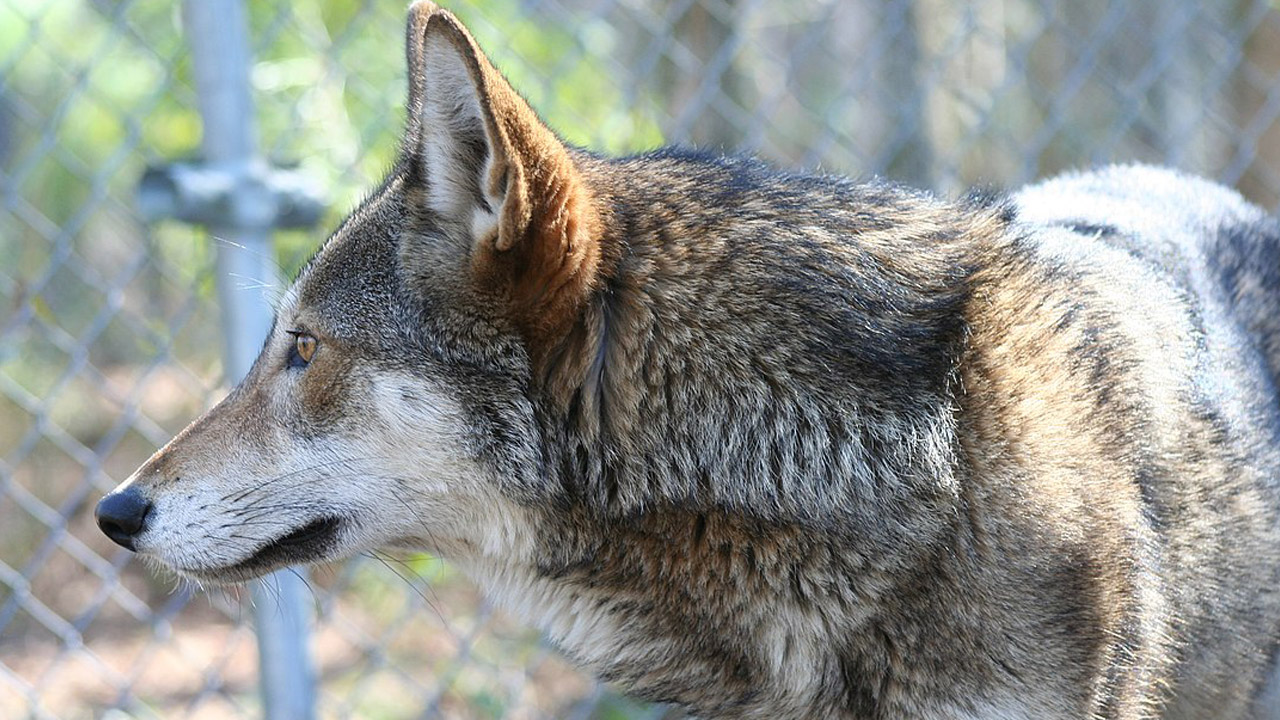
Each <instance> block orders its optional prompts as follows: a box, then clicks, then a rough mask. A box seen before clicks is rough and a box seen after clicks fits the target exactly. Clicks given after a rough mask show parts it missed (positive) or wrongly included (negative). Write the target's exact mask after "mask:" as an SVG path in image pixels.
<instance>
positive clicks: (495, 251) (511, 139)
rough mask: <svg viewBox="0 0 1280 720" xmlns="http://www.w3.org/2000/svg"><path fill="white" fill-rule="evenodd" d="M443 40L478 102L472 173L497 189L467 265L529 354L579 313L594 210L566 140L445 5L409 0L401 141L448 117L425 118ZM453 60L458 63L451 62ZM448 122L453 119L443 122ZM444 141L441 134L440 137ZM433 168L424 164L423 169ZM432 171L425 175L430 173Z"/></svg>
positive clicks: (596, 231) (596, 254)
mask: <svg viewBox="0 0 1280 720" xmlns="http://www.w3.org/2000/svg"><path fill="white" fill-rule="evenodd" d="M442 40H443V41H447V44H448V45H447V47H451V48H452V50H453V51H454V52H453V53H445V54H446V55H455V54H456V60H453V59H452V58H450V59H449V61H456V62H458V63H461V64H462V65H463V66H464V67H465V71H466V74H467V76H468V77H469V79H470V83H471V86H472V87H471V89H472V90H473V91H474V93H475V96H474V99H475V101H476V102H477V103H478V105H479V115H480V116H481V120H482V122H483V131H484V137H485V138H486V140H487V143H488V152H489V157H488V163H487V165H485V166H484V167H483V169H482V170H481V171H480V174H481V175H484V177H479V178H476V180H477V182H478V183H479V189H480V190H481V192H482V193H483V194H484V195H485V196H486V197H491V198H500V199H501V200H500V201H501V207H500V209H497V208H495V210H497V221H496V224H495V225H494V226H493V227H488V228H486V229H484V230H483V231H482V232H481V233H479V234H478V235H477V237H474V246H473V254H472V267H473V270H474V271H475V279H476V281H477V282H479V283H481V284H483V285H484V286H485V287H486V288H489V289H493V290H497V291H500V292H502V294H505V295H506V296H507V297H508V299H509V302H510V308H511V314H512V318H513V320H514V321H515V322H516V324H517V325H518V326H519V327H520V329H521V331H522V332H523V333H524V335H525V339H526V340H527V341H528V342H529V345H530V350H531V351H532V352H533V353H534V355H535V359H537V357H538V356H539V355H541V354H542V353H544V352H545V351H546V350H547V349H548V348H549V347H550V346H551V345H553V344H554V343H555V342H556V341H557V340H558V339H559V338H560V337H562V336H563V334H564V333H565V332H567V330H568V328H569V327H570V326H571V325H572V323H573V322H574V321H575V320H576V319H577V317H578V315H579V313H580V312H581V309H582V305H583V302H584V301H585V300H586V298H587V297H588V295H589V293H590V292H591V289H592V288H593V287H594V284H595V281H596V278H597V275H598V273H599V271H600V263H601V247H600V239H601V234H602V231H603V224H602V222H601V218H600V213H599V211H598V210H597V207H596V204H595V202H594V199H593V198H592V196H591V193H590V191H589V190H588V188H587V185H586V183H584V182H583V179H582V177H581V175H580V173H579V170H578V167H577V166H576V164H575V163H574V160H573V158H572V156H571V155H570V153H569V150H568V149H567V148H566V147H565V146H564V144H563V143H561V142H560V140H559V138H557V137H556V135H555V133H553V132H552V131H551V130H550V129H548V128H547V127H546V126H545V125H544V124H543V123H542V121H541V120H540V119H539V118H538V116H537V114H536V113H534V111H533V110H532V109H531V108H530V107H529V105H528V104H527V103H526V102H525V101H524V99H523V98H521V97H520V96H519V94H517V93H516V92H515V90H513V89H512V88H511V86H510V85H509V84H508V83H507V81H506V79H505V78H503V77H502V75H501V73H499V72H498V71H497V70H496V69H495V68H494V67H493V65H492V64H491V63H490V62H489V59H488V58H487V57H485V55H484V53H483V52H482V51H481V50H480V48H479V46H478V45H477V44H476V42H475V40H474V39H473V38H472V37H471V35H470V33H468V32H467V30H466V28H464V27H463V26H462V24H461V23H460V22H458V20H457V18H455V17H454V16H453V15H452V14H450V13H449V12H448V11H445V10H442V9H440V8H439V7H437V6H436V5H435V4H433V3H430V2H417V3H415V4H414V5H413V6H412V7H411V8H410V12H409V29H408V44H407V52H408V56H409V57H408V60H409V117H410V122H409V140H408V143H409V147H410V148H416V149H419V150H415V151H416V152H419V153H420V154H421V151H420V149H421V148H423V147H424V143H426V142H433V141H438V140H440V137H439V135H438V134H440V133H445V134H448V133H454V132H456V128H454V127H429V126H426V123H425V122H424V118H426V117H429V116H430V115H429V113H427V112H425V111H426V110H427V109H429V108H430V107H431V103H433V102H452V101H453V99H452V98H439V97H437V98H433V97H430V95H431V82H430V80H431V76H430V75H429V73H431V72H434V71H437V70H438V69H439V68H438V67H435V68H433V66H432V64H431V62H432V61H431V60H429V58H428V55H429V54H430V53H431V52H432V50H431V48H433V47H434V48H436V50H435V52H436V61H437V62H438V61H439V57H438V56H439V54H440V53H439V48H441V47H446V46H444V45H442V44H441V42H440V41H442ZM454 69H456V68H454ZM445 124H446V125H450V124H451V123H445ZM444 142H449V140H448V139H447V138H446V139H444ZM439 170H440V169H439V168H431V167H428V168H426V171H427V173H428V177H430V173H432V172H433V171H437V172H438V171H439ZM429 181H430V180H429Z"/></svg>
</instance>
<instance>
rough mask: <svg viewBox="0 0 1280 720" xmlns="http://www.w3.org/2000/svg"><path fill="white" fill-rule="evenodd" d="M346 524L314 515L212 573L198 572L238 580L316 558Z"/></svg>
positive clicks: (334, 541)
mask: <svg viewBox="0 0 1280 720" xmlns="http://www.w3.org/2000/svg"><path fill="white" fill-rule="evenodd" d="M346 524H347V523H346V520H344V519H343V518H341V517H333V516H328V517H321V518H317V519H315V520H312V521H311V522H309V523H307V524H306V525H303V526H302V527H299V528H298V529H296V530H294V531H292V532H290V533H288V534H287V535H282V536H281V537H278V538H276V539H275V540H272V541H271V542H269V543H267V544H266V545H263V546H262V547H260V548H258V550H257V551H255V552H254V553H253V554H252V555H250V556H249V557H248V558H246V559H244V560H241V561H240V562H238V563H235V564H234V565H227V566H225V567H222V568H218V569H217V570H216V571H214V572H213V573H201V574H212V575H217V576H218V577H219V578H233V579H234V580H242V579H250V578H254V577H258V576H260V575H265V574H267V573H268V572H271V571H272V570H275V569H277V568H280V567H283V566H285V565H299V564H304V563H308V562H314V561H317V560H320V559H322V558H324V557H325V556H326V555H327V554H328V553H329V552H330V551H331V550H332V549H333V548H334V547H336V546H337V544H338V536H339V534H341V532H342V530H343V528H344V527H345V526H346ZM224 582H225V580H224Z"/></svg>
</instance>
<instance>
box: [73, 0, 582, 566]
mask: <svg viewBox="0 0 1280 720" xmlns="http://www.w3.org/2000/svg"><path fill="white" fill-rule="evenodd" d="M407 48H408V52H407V54H408V62H409V78H410V83H409V99H408V130H407V133H406V139H405V141H404V148H403V153H402V158H401V160H400V162H399V163H398V164H397V166H396V167H395V168H394V170H393V171H392V172H391V173H390V176H389V177H388V178H387V180H386V181H385V183H384V184H383V185H382V187H381V188H380V189H379V190H378V191H377V192H376V193H374V194H373V195H372V196H371V197H370V198H369V199H368V200H367V201H366V202H365V203H363V205H362V206H361V207H360V208H359V209H357V210H356V211H355V212H354V213H353V214H352V215H351V216H350V217H349V218H348V219H347V220H346V221H345V222H344V223H343V224H342V225H341V226H340V227H339V229H338V230H337V231H336V232H335V233H334V234H333V235H332V236H331V237H330V238H329V239H328V241H327V242H326V243H324V245H323V246H322V248H321V249H320V250H319V251H318V252H317V254H316V255H315V257H314V258H313V259H312V260H311V262H310V263H309V264H308V265H307V266H306V267H305V268H304V269H303V270H302V272H301V273H300V274H299V276H298V278H297V280H296V282H295V283H294V285H293V286H292V287H291V288H290V290H289V291H288V293H287V294H286V295H285V297H284V299H283V302H281V303H280V305H279V307H278V309H277V313H276V318H275V323H274V327H273V329H272V331H271V333H270V336H269V337H268V338H267V340H266V343H265V346H264V348H263V350H262V353H261V355H260V356H259V358H258V359H257V361H256V363H255V365H254V366H253V369H252V370H251V372H250V373H249V374H248V376H247V377H246V378H245V379H244V381H243V382H242V383H241V384H240V385H239V387H237V388H236V389H235V390H234V391H233V392H232V393H231V394H230V395H229V396H228V397H227V398H226V399H225V400H223V401H222V402H221V403H220V404H218V405H217V406H216V407H215V408H213V409H212V410H211V411H209V412H208V413H207V414H206V415H205V416H204V417H201V418H200V419H198V420H196V421H195V422H194V423H193V424H192V425H191V426H190V427H188V428H187V429H186V430H184V431H183V432H182V433H181V434H180V435H179V436H178V437H176V438H175V439H174V440H173V441H172V442H171V443H169V444H168V445H167V446H166V447H164V448H163V449H161V450H160V451H159V452H157V453H156V454H155V455H154V456H153V457H152V458H151V459H150V460H149V461H148V462H147V463H146V464H145V465H144V466H143V467H141V468H140V469H139V470H138V471H137V472H136V473H134V474H133V476H132V477H130V478H129V479H128V480H126V481H125V482H124V483H123V484H122V485H121V486H120V487H119V488H117V489H116V490H115V491H114V492H113V493H112V494H110V495H109V496H107V497H106V498H104V499H103V500H102V502H101V503H100V504H99V506H98V519H99V523H100V524H101V526H102V528H103V529H104V530H105V531H106V532H107V534H108V535H110V536H111V537H112V538H113V539H115V540H116V541H117V542H119V543H121V544H122V545H125V546H126V547H129V548H131V549H135V550H137V551H138V552H140V553H143V554H144V555H147V556H151V557H153V558H155V559H157V560H159V561H160V562H162V563H163V564H164V565H167V566H169V567H170V568H172V569H174V570H176V571H177V572H179V573H180V574H182V575H184V576H187V577H189V578H192V579H195V580H198V581H205V582H214V583H217V582H226V581H240V580H244V579H247V578H250V577H253V576H257V575H260V574H263V573H266V572H268V571H271V570H273V569H275V568H277V567H279V566H281V565H284V564H288V563H298V562H309V561H317V560H322V559H325V558H332V557H336V556H341V555H347V554H351V553H353V552H357V551H360V550H364V549H368V548H372V547H377V546H382V545H387V544H393V545H394V544H406V543H407V544H411V545H414V546H418V547H429V548H432V549H434V550H436V551H437V552H443V553H446V554H451V553H471V552H477V551H483V548H485V547H486V546H487V547H496V546H498V545H501V546H502V547H503V548H504V549H505V550H506V551H508V552H510V551H512V550H513V549H514V546H513V545H512V542H513V540H514V535H516V534H519V529H518V528H516V527H513V526H512V524H513V523H516V524H518V518H519V517H520V513H519V512H515V511H514V510H512V509H511V508H507V507H506V506H507V505H508V504H509V503H510V502H511V501H512V499H519V498H521V497H525V498H526V499H527V497H528V496H529V494H530V493H536V492H537V485H538V482H537V477H536V475H537V472H538V471H537V469H538V468H539V467H540V465H541V462H540V453H539V449H538V443H537V442H536V439H535V437H536V430H535V428H534V427H533V408H532V407H531V401H530V399H529V397H530V394H529V392H528V390H529V386H530V385H531V383H532V382H533V381H534V379H533V374H534V372H535V368H536V367H537V365H538V364H539V363H545V362H546V359H547V357H548V355H549V354H550V353H552V352H553V351H554V346H555V345H556V342H557V339H558V338H562V337H563V336H564V335H565V333H566V332H567V329H566V328H567V327H568V325H569V324H571V322H572V319H573V318H574V317H576V316H577V314H578V312H579V310H580V308H581V305H582V303H583V302H584V301H585V299H586V298H587V296H588V294H589V293H590V292H591V291H592V289H593V286H594V284H595V282H596V278H597V275H598V272H599V268H600V266H601V263H602V261H603V259H602V252H601V247H600V243H599V240H600V237H601V232H600V213H601V211H600V210H599V209H598V204H597V200H596V198H594V197H592V195H591V193H590V192H589V191H588V189H587V187H586V186H585V185H584V183H583V182H582V180H581V178H580V175H579V172H578V170H577V168H576V165H575V160H574V153H573V152H571V151H570V150H569V149H567V148H566V147H565V146H564V145H563V144H561V142H560V141H559V140H558V139H557V138H556V136H555V135H554V134H553V133H552V132H551V131H550V130H548V129H547V128H546V127H545V126H544V125H543V124H542V123H541V122H540V121H539V119H538V118H537V116H536V115H535V114H534V112H533V111H532V110H531V109H530V108H529V107H528V105H527V104H526V103H525V102H524V101H523V100H522V99H521V98H520V97H519V95H517V94H516V93H515V92H514V91H513V90H512V88H511V87H510V86H509V85H508V84H507V82H506V81H505V80H504V79H503V77H502V76H501V75H500V74H499V73H498V72H497V71H496V70H495V69H494V68H493V66H492V65H491V64H490V62H489V61H488V60H487V59H486V58H485V56H484V55H483V54H482V53H481V52H480V50H479V49H478V48H477V46H476V43H475V41H474V40H473V39H472V37H471V36H470V35H469V34H468V32H467V31H466V30H465V29H464V28H463V26H462V25H461V24H460V23H459V22H458V21H457V20H456V19H455V18H454V17H453V16H452V15H451V14H449V13H448V12H445V11H442V10H440V9H438V8H436V7H435V6H434V5H432V4H430V3H426V2H420V3H417V4H415V5H414V6H413V8H412V10H411V13H410V21H409V26H408V43H407ZM504 508H505V511H504ZM517 544H518V543H517Z"/></svg>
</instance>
